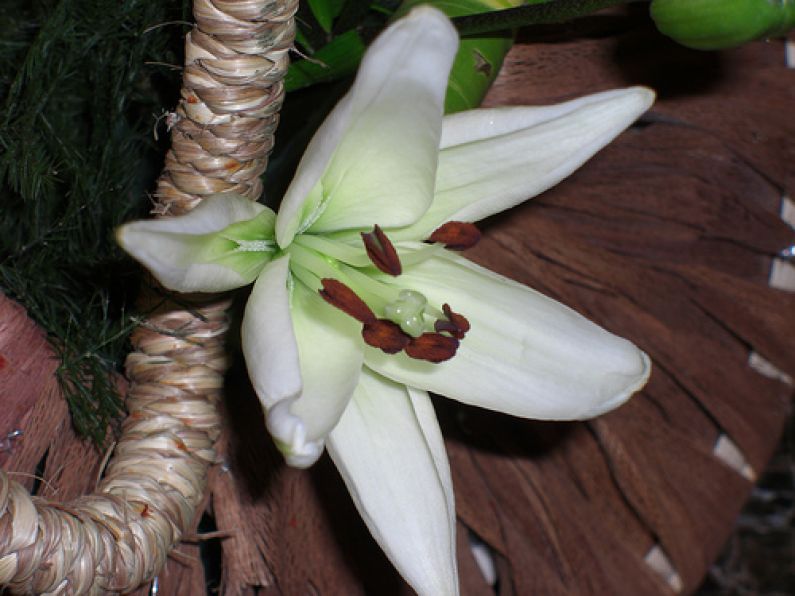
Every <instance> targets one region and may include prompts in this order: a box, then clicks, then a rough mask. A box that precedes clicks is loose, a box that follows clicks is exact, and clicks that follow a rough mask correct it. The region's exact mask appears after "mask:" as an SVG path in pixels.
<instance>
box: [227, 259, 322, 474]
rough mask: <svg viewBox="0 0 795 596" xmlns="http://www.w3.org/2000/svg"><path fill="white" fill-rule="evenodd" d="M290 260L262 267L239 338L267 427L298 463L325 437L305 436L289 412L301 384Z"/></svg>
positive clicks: (311, 457) (311, 456)
mask: <svg viewBox="0 0 795 596" xmlns="http://www.w3.org/2000/svg"><path fill="white" fill-rule="evenodd" d="M289 264H290V257H289V256H283V257H279V258H278V259H274V260H273V261H271V262H270V263H268V264H267V265H266V266H265V268H264V269H263V271H262V274H261V275H260V276H259V279H257V283H255V284H254V289H253V290H252V291H251V296H250V297H249V299H248V302H247V303H246V310H245V312H244V314H243V325H242V329H241V343H242V346H243V355H244V356H245V358H246V368H247V369H248V375H249V377H250V378H251V384H252V385H253V387H254V391H256V393H257V397H259V400H260V402H261V403H262V405H263V407H264V408H265V411H266V423H267V426H268V430H269V431H270V433H271V434H272V435H273V438H274V441H275V442H276V445H277V447H279V449H280V450H281V451H282V452H283V453H284V454H285V457H286V458H287V460H288V462H289V463H291V464H293V465H296V466H301V465H311V464H312V463H313V462H314V461H315V460H316V459H317V458H318V457H320V454H321V453H322V452H323V443H322V441H320V442H318V441H312V440H311V439H309V438H308V437H307V433H306V428H305V426H304V424H303V423H302V421H301V420H300V419H299V418H298V417H296V416H294V415H293V414H292V413H291V412H290V404H291V403H292V402H293V401H295V400H296V399H298V397H299V396H300V395H301V389H302V388H303V385H302V382H301V368H300V364H299V357H298V353H299V351H298V344H297V341H296V338H295V333H294V331H293V323H292V317H291V315H290V290H289V284H290V269H289Z"/></svg>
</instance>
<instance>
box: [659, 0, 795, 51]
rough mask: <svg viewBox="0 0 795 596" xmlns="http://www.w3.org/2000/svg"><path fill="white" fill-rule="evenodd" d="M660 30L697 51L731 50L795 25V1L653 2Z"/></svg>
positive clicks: (676, 0)
mask: <svg viewBox="0 0 795 596" xmlns="http://www.w3.org/2000/svg"><path fill="white" fill-rule="evenodd" d="M651 17H652V19H654V22H655V23H656V25H657V29H659V30H660V32H661V33H664V34H665V35H667V36H668V37H670V38H672V39H673V40H674V41H676V42H677V43H680V44H682V45H684V46H687V47H689V48H694V49H697V50H718V49H722V48H731V47H735V46H738V45H740V44H743V43H745V42H747V41H751V40H754V39H759V38H764V37H772V36H776V35H781V34H783V33H785V32H786V31H787V30H788V29H790V28H791V27H793V26H795V0H652V3H651Z"/></svg>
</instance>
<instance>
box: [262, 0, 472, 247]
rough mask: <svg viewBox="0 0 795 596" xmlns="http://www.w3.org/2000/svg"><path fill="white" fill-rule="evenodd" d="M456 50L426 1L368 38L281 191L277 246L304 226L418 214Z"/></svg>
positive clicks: (426, 195)
mask: <svg viewBox="0 0 795 596" xmlns="http://www.w3.org/2000/svg"><path fill="white" fill-rule="evenodd" d="M457 46H458V35H457V34H456V32H455V29H453V27H452V25H451V24H450V22H449V21H448V20H447V19H446V18H445V17H444V16H443V15H442V14H441V13H440V12H439V11H436V10H434V9H431V8H427V7H420V8H418V9H415V10H413V11H412V12H411V13H410V14H409V16H408V17H406V18H405V19H401V20H400V21H398V22H396V23H395V24H394V25H392V26H391V27H389V28H388V29H387V30H386V31H385V32H384V33H383V34H382V35H381V36H380V37H379V38H378V39H376V41H375V42H374V43H373V44H372V46H371V47H370V49H369V50H368V51H367V54H366V55H365V57H364V59H363V60H362V64H361V67H360V69H359V74H358V76H357V78H356V81H355V82H354V84H353V87H352V88H351V91H350V92H349V93H348V95H346V97H345V98H344V99H343V100H342V101H341V102H340V104H338V105H337V107H336V108H335V109H334V110H333V111H332V113H331V114H330V115H329V117H328V118H327V119H326V121H325V122H324V123H323V125H322V126H321V127H320V129H319V130H318V132H317V133H316V135H315V137H314V138H313V139H312V141H311V142H310V144H309V147H308V148H307V151H306V153H305V155H304V158H303V159H302V160H301V163H300V164H299V166H298V170H297V172H296V176H295V179H294V180H293V182H292V184H291V185H290V188H289V189H288V190H287V193H286V194H285V197H284V200H283V202H282V207H281V209H280V211H279V216H278V221H277V224H276V233H277V238H278V242H279V245H280V246H282V247H285V246H287V245H288V244H289V243H290V242H291V241H292V238H293V236H294V235H295V234H296V233H297V232H301V231H304V230H307V229H308V230H310V231H312V232H328V231H334V230H341V229H350V228H370V227H372V225H373V224H374V223H380V224H382V225H384V226H403V225H408V224H410V223H412V222H414V221H416V220H417V219H418V218H419V217H420V216H421V215H422V214H423V213H424V212H425V211H426V210H427V208H428V206H429V205H430V202H431V200H432V197H433V187H434V180H435V176H436V162H437V153H438V148H439V137H440V135H441V116H442V105H443V102H444V94H445V88H446V86H447V77H448V75H449V72H450V67H451V64H452V61H453V57H454V55H455V51H456V48H457ZM407 106H410V109H407Z"/></svg>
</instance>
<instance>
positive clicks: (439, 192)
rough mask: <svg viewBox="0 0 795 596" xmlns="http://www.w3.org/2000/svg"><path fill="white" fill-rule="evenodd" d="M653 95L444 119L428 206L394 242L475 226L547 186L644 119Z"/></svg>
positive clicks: (615, 95) (622, 93)
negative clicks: (454, 224)
mask: <svg viewBox="0 0 795 596" xmlns="http://www.w3.org/2000/svg"><path fill="white" fill-rule="evenodd" d="M653 101H654V92H653V91H651V90H650V89H647V88H645V87H632V88H629V89H619V90H615V91H607V92H604V93H597V94H595V95H590V96H587V97H582V98H580V99H576V100H573V101H569V102H566V103H563V104H560V105H555V106H546V107H508V108H493V109H484V110H472V111H469V112H462V113H459V114H454V115H452V116H448V117H446V118H445V121H444V127H443V133H442V146H443V147H444V148H443V149H442V151H441V153H440V155H439V169H438V171H437V176H436V194H435V197H434V201H433V205H432V206H431V208H430V209H429V210H428V211H427V213H426V214H425V215H424V216H423V217H422V218H421V219H420V220H419V221H418V222H417V223H415V224H414V225H412V226H410V227H409V228H406V229H403V230H395V231H394V232H392V235H393V237H394V239H395V240H402V239H418V238H420V239H421V238H426V237H428V236H429V235H430V233H431V232H433V230H435V229H436V228H437V227H439V226H440V225H441V224H443V223H444V222H446V221H451V220H456V221H469V222H472V221H477V220H480V219H483V218H484V217H488V216H489V215H493V214H494V213H499V212H500V211H503V210H505V209H508V208H510V207H513V206H514V205H517V204H519V203H521V202H523V201H525V200H527V199H528V198H531V197H534V196H535V195H538V194H540V193H541V192H543V191H545V190H546V189H548V188H550V187H551V186H554V185H555V184H557V183H558V182H560V181H561V180H563V179H564V178H566V177H567V176H569V175H570V174H571V173H572V172H574V171H575V170H576V169H577V168H579V167H580V166H581V165H582V164H583V163H585V162H586V161H587V160H588V159H590V158H591V157H592V156H593V155H594V154H595V153H596V152H597V151H599V150H600V149H601V148H602V147H604V146H605V145H607V144H608V143H609V142H610V141H612V140H613V139H614V138H615V137H616V136H617V135H618V134H619V133H621V131H623V130H624V129H625V128H627V127H628V126H629V125H630V124H632V122H634V121H635V120H636V119H637V118H638V116H640V115H641V114H643V112H645V111H646V110H647V109H648V108H649V107H650V106H651V104H652V102H653Z"/></svg>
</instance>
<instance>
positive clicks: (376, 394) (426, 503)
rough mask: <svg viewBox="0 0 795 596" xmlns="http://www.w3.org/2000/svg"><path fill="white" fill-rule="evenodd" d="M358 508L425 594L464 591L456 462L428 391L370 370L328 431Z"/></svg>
mask: <svg viewBox="0 0 795 596" xmlns="http://www.w3.org/2000/svg"><path fill="white" fill-rule="evenodd" d="M328 450H329V454H330V455H331V457H332V458H333V460H334V463H335V464H336V465H337V468H339V471H340V473H341V474H342V477H343V479H344V480H345V484H346V485H347V487H348V490H349V491H350V493H351V497H352V498H353V501H354V503H355V504H356V507H357V509H358V510H359V513H360V514H361V516H362V518H363V519H364V521H365V523H366V524H367V527H368V528H369V529H370V532H371V533H372V534H373V537H374V538H375V539H376V541H377V542H378V544H380V545H381V548H383V549H384V552H385V553H386V555H387V557H389V560H390V561H392V564H393V565H394V566H395V567H396V568H397V570H398V571H399V572H400V574H401V575H402V576H403V577H404V578H405V579H406V581H407V582H408V583H409V584H410V585H411V586H412V588H414V589H415V590H416V591H417V593H418V594H420V595H421V596H425V595H427V596H448V595H454V594H458V578H457V567H456V558H455V512H454V501H453V493H452V481H451V479H450V468H449V465H448V463H447V456H446V454H445V451H444V444H443V442H442V436H441V432H440V431H439V426H438V423H437V421H436V416H435V414H434V412H433V406H431V404H430V400H429V398H428V395H427V394H426V393H424V392H419V391H413V392H412V393H411V394H410V395H409V394H408V393H407V390H406V388H405V387H404V386H402V385H397V384H394V383H392V382H390V381H388V380H386V379H383V378H381V377H378V376H377V375H374V374H373V373H371V372H368V371H366V370H365V371H364V372H363V373H362V376H361V380H360V383H359V386H358V388H357V389H356V392H355V393H354V396H353V400H352V401H351V403H350V404H349V405H348V408H347V409H346V410H345V413H344V414H343V416H342V418H341V419H340V422H339V424H338V425H337V427H336V428H335V429H334V430H333V431H332V432H331V434H330V435H329V442H328Z"/></svg>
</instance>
